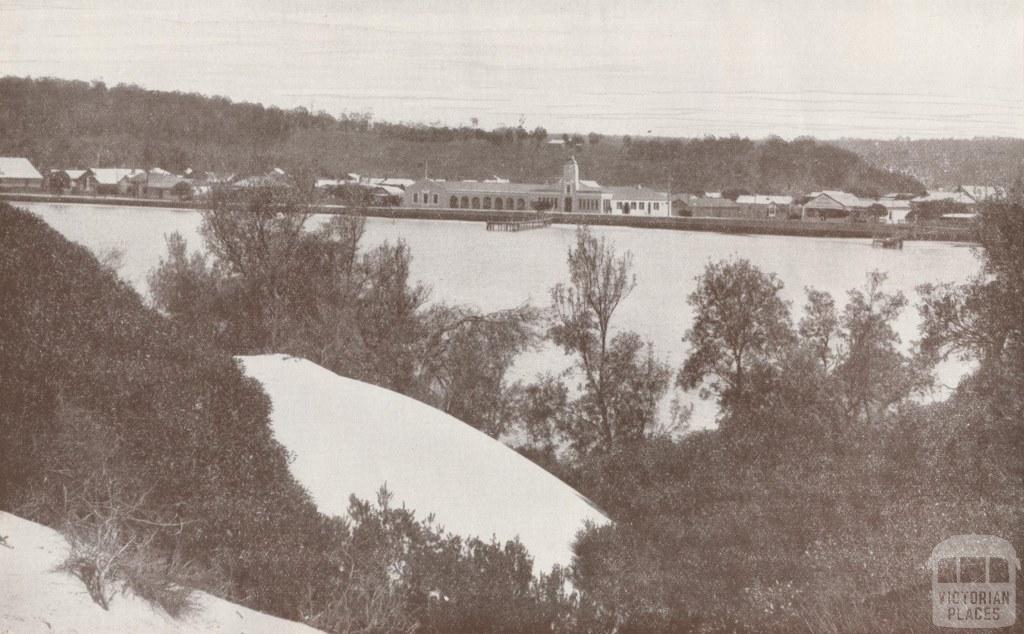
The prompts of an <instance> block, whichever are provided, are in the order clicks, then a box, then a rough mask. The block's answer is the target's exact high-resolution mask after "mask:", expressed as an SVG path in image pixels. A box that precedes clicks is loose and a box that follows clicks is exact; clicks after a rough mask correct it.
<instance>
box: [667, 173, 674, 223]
mask: <svg viewBox="0 0 1024 634" xmlns="http://www.w3.org/2000/svg"><path fill="white" fill-rule="evenodd" d="M674 215H675V209H673V208H672V168H671V167H670V168H669V169H668V216H669V218H671V217H672V216H674Z"/></svg>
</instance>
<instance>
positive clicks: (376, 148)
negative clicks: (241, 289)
mask: <svg viewBox="0 0 1024 634" xmlns="http://www.w3.org/2000/svg"><path fill="white" fill-rule="evenodd" d="M556 140H558V141H561V140H562V139H561V138H559V139H556ZM566 141H567V142H565V143H561V144H552V143H549V138H548V135H547V132H546V131H545V130H543V129H541V128H537V129H535V130H532V131H529V130H525V129H523V128H521V127H517V128H500V129H496V130H480V129H476V128H468V127H464V128H445V127H436V126H422V125H405V124H391V123H374V122H372V121H371V120H370V119H369V117H367V116H365V115H358V114H356V115H341V116H338V117H334V116H331V115H328V114H326V113H322V112H318V113H310V112H309V111H307V110H306V109H304V108H298V109H295V110H287V111H285V110H281V109H279V108H276V107H264V106H262V105H257V104H250V103H233V102H232V101H230V100H229V99H226V98H224V97H206V96H203V95H197V94H182V93H176V92H174V93H172V92H159V91H151V90H145V89H142V88H139V87H137V86H123V85H121V86H117V87H113V88H108V87H107V86H105V85H104V84H103V83H101V82H93V83H91V84H90V83H86V82H81V81H67V80H60V79H26V78H17V77H6V78H3V79H0V155H16V156H27V157H29V158H30V159H31V160H33V161H34V162H35V163H36V164H37V166H39V167H41V168H50V167H86V166H115V165H119V166H136V167H147V168H148V167H153V166H159V167H162V168H164V169H169V170H172V171H181V170H184V169H185V168H187V167H192V168H194V169H207V170H217V171H230V172H244V173H254V172H262V171H264V170H266V169H268V168H270V167H273V166H278V167H282V168H284V169H286V170H288V171H290V172H292V173H294V174H297V175H303V176H306V177H314V176H338V175H341V174H342V173H344V172H359V173H370V174H374V175H380V176H420V175H422V174H424V173H429V174H430V175H431V176H436V177H439V178H477V179H479V178H484V177H488V176H493V175H498V176H503V177H506V178H510V179H512V180H518V181H544V180H547V179H551V178H554V177H556V176H557V175H558V174H559V173H560V167H561V164H562V162H563V161H564V160H565V159H566V157H567V156H568V155H570V154H574V155H575V156H576V157H577V159H578V160H579V161H580V165H581V167H582V170H583V177H584V178H586V179H593V180H597V181H600V182H601V183H603V184H606V185H632V184H646V185H649V186H652V187H659V188H665V187H668V183H669V180H670V179H671V181H672V187H673V190H674V191H691V192H693V191H710V190H722V189H729V188H743V189H747V190H750V191H751V192H755V191H756V192H762V193H802V192H810V191H813V190H820V189H847V190H851V191H856V192H861V193H864V194H870V193H872V192H887V191H918V190H921V189H923V187H922V184H921V183H920V182H919V181H918V180H916V179H914V178H912V177H910V176H906V175H900V174H895V173H890V172H888V171H886V170H884V169H879V168H878V167H874V166H872V165H869V164H868V163H867V162H865V161H864V160H862V159H861V158H860V157H858V156H857V155H856V154H854V153H852V152H849V151H846V150H843V149H839V148H837V147H835V146H832V145H827V144H822V143H818V142H815V141H814V140H812V139H801V140H797V141H794V142H786V141H783V140H781V139H769V140H767V141H752V140H750V139H746V138H740V137H729V138H714V137H708V138H703V139H692V140H685V139H631V138H629V137H604V136H602V135H599V134H590V135H588V136H586V137H583V136H580V135H573V136H572V137H568V138H567V139H566Z"/></svg>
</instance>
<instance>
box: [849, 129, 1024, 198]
mask: <svg viewBox="0 0 1024 634" xmlns="http://www.w3.org/2000/svg"><path fill="white" fill-rule="evenodd" d="M829 143H830V144H832V145H835V146H837V147H841V148H843V149H846V150H850V151H852V152H856V153H857V155H859V156H861V157H863V158H864V160H865V161H867V162H868V163H869V164H871V165H874V166H875V167H879V168H882V169H887V170H892V171H894V172H898V173H901V174H907V175H909V176H912V177H914V178H916V179H918V180H920V181H921V182H922V183H925V184H927V185H928V187H929V188H930V189H954V188H956V187H957V186H959V185H987V186H991V185H996V186H1000V187H1010V186H1011V185H1013V184H1014V183H1015V182H1016V181H1017V180H1018V179H1020V178H1022V177H1024V139H1012V138H1000V137H992V138H984V137H981V138H974V139H889V140H877V139H839V140H836V141H829Z"/></svg>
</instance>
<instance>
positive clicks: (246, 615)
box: [0, 511, 317, 634]
mask: <svg viewBox="0 0 1024 634" xmlns="http://www.w3.org/2000/svg"><path fill="white" fill-rule="evenodd" d="M4 536H6V538H7V539H6V546H0V634H9V633H11V634H13V633H15V632H17V633H21V632H26V633H27V632H32V633H36V632H66V633H68V632H82V633H83V634H84V633H86V632H89V633H91V632H239V633H240V632H246V633H250V634H254V633H258V632H267V633H268V634H271V633H278V632H280V633H288V632H294V633H296V634H298V633H300V632H316V631H317V630H314V629H312V628H309V627H307V626H305V625H302V624H300V623H294V622H292V621H286V620H283V619H279V618H276V617H273V616H269V615H266V614H262V613H260V612H255V611H253V610H250V609H249V608H244V607H242V606H240V605H236V604H234V603H229V602H227V601H224V600H223V599H218V598H216V597H212V596H210V595H208V594H206V593H205V592H197V593H195V595H194V598H195V599H196V601H197V606H198V609H197V610H196V611H195V612H194V613H192V614H190V615H188V616H185V617H183V618H182V619H181V620H174V619H172V618H171V617H169V616H167V614H166V613H164V612H162V611H160V610H159V609H155V608H153V607H150V605H149V604H148V603H146V602H145V601H143V600H142V599H139V598H137V597H135V596H133V595H131V594H118V595H116V596H115V597H114V599H113V601H112V602H111V605H110V610H109V611H106V610H104V609H103V608H101V607H100V606H98V605H97V604H96V603H94V602H93V601H92V599H90V598H89V594H88V593H87V592H86V590H85V586H84V585H82V582H81V581H79V580H78V579H77V578H75V577H73V576H71V575H70V574H67V573H64V572H56V571H55V569H56V568H57V567H58V566H59V565H60V563H61V561H63V559H64V557H65V556H66V555H67V542H66V541H65V540H64V538H63V537H62V536H61V535H60V534H59V533H57V532H56V531H54V530H52V529H50V528H47V527H45V526H41V525H39V524H35V523H33V522H29V521H27V520H24V519H21V518H20V517H16V516H14V515H10V514H9V513H4V512H2V511H0V537H4Z"/></svg>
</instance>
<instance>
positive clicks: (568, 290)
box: [549, 227, 670, 452]
mask: <svg viewBox="0 0 1024 634" xmlns="http://www.w3.org/2000/svg"><path fill="white" fill-rule="evenodd" d="M632 262H633V259H632V254H631V253H629V252H627V253H625V254H623V255H621V256H620V255H618V254H617V253H616V252H615V247H614V246H612V245H611V244H609V243H608V242H607V241H606V240H605V238H600V239H598V238H596V237H594V236H593V235H592V234H591V232H590V230H589V229H588V228H586V227H579V228H577V230H576V245H575V247H572V248H570V249H569V253H568V264H569V283H568V284H561V283H560V284H557V285H556V286H555V287H554V288H552V289H551V306H552V312H553V315H554V319H553V324H552V326H551V328H550V330H549V334H550V336H551V339H552V341H554V342H555V344H557V345H559V346H561V347H562V349H563V350H565V352H566V353H567V354H572V355H575V356H576V359H577V364H576V367H577V370H578V371H579V373H580V375H581V377H582V390H581V395H580V397H579V398H578V399H577V400H576V401H574V402H573V404H572V407H571V408H570V409H571V410H572V413H571V414H570V415H569V416H567V417H566V418H564V419H563V421H562V424H561V431H562V433H563V434H564V435H565V436H566V437H567V439H568V440H569V442H570V443H571V444H572V445H573V446H574V447H575V449H576V450H577V451H580V452H585V451H589V450H591V449H595V448H604V449H611V448H613V447H615V446H616V445H618V444H620V443H622V442H625V441H628V440H630V439H636V438H640V437H642V436H643V435H644V434H645V433H646V432H647V431H649V430H650V428H651V427H652V426H653V425H654V423H655V413H656V409H657V403H658V401H659V399H660V398H661V396H662V395H663V394H664V392H665V389H666V388H667V387H668V382H669V376H670V375H669V371H668V368H667V367H666V366H665V365H664V364H663V363H661V362H660V361H658V360H656V359H655V357H654V354H653V351H652V350H651V348H650V346H649V345H647V346H645V345H644V343H643V342H642V340H641V339H640V337H639V336H638V335H636V334H635V333H631V332H623V333H618V334H616V335H614V336H612V332H611V322H612V317H613V315H614V314H615V311H616V310H617V309H618V307H619V305H620V304H621V303H622V301H623V300H625V298H626V297H628V296H629V294H630V292H632V290H633V288H634V287H635V286H636V278H635V276H634V275H633V273H632Z"/></svg>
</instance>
